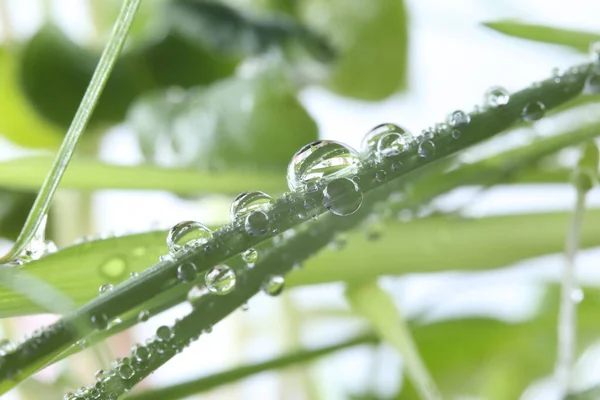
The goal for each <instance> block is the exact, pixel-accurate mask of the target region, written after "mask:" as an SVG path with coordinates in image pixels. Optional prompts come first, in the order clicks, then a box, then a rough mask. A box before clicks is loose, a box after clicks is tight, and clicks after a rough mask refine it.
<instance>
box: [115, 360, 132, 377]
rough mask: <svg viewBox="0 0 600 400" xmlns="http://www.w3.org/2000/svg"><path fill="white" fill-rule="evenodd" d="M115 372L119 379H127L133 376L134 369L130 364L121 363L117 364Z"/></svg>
mask: <svg viewBox="0 0 600 400" xmlns="http://www.w3.org/2000/svg"><path fill="white" fill-rule="evenodd" d="M117 373H118V374H119V376H120V377H121V379H125V380H127V379H131V378H133V375H135V369H134V368H133V367H132V366H131V365H128V364H123V365H121V366H119V368H118V369H117Z"/></svg>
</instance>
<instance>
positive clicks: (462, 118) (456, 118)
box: [448, 110, 471, 128]
mask: <svg viewBox="0 0 600 400" xmlns="http://www.w3.org/2000/svg"><path fill="white" fill-rule="evenodd" d="M469 122H471V117H469V114H467V113H466V112H464V111H462V110H456V111H454V112H453V113H452V114H450V115H449V116H448V124H449V125H450V126H451V127H453V128H460V127H461V126H465V125H467V124H468V123H469Z"/></svg>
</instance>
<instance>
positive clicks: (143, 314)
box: [137, 310, 150, 322]
mask: <svg viewBox="0 0 600 400" xmlns="http://www.w3.org/2000/svg"><path fill="white" fill-rule="evenodd" d="M149 319H150V311H148V310H142V311H140V313H139V314H138V318H137V320H138V322H146V321H148V320H149Z"/></svg>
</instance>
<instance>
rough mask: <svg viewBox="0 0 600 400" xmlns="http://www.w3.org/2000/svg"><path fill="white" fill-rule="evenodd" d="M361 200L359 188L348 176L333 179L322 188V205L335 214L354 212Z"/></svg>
mask: <svg viewBox="0 0 600 400" xmlns="http://www.w3.org/2000/svg"><path fill="white" fill-rule="evenodd" d="M362 201H363V194H362V192H361V191H360V188H359V187H358V185H357V184H356V182H354V181H353V180H351V179H348V178H340V179H334V180H333V181H331V182H329V183H328V184H327V186H326V187H325V190H323V205H324V206H325V207H326V208H327V209H329V210H330V211H331V212H332V213H334V214H335V215H340V216H346V215H351V214H354V213H355V212H356V211H357V210H358V209H359V208H360V206H361V204H362Z"/></svg>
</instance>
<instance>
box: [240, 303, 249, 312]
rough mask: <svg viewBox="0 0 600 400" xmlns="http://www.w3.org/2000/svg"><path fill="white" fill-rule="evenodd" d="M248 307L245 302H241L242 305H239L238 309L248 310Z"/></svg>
mask: <svg viewBox="0 0 600 400" xmlns="http://www.w3.org/2000/svg"><path fill="white" fill-rule="evenodd" d="M248 309H250V306H249V305H248V303H247V302H245V303H242V305H241V306H240V310H242V311H248Z"/></svg>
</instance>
